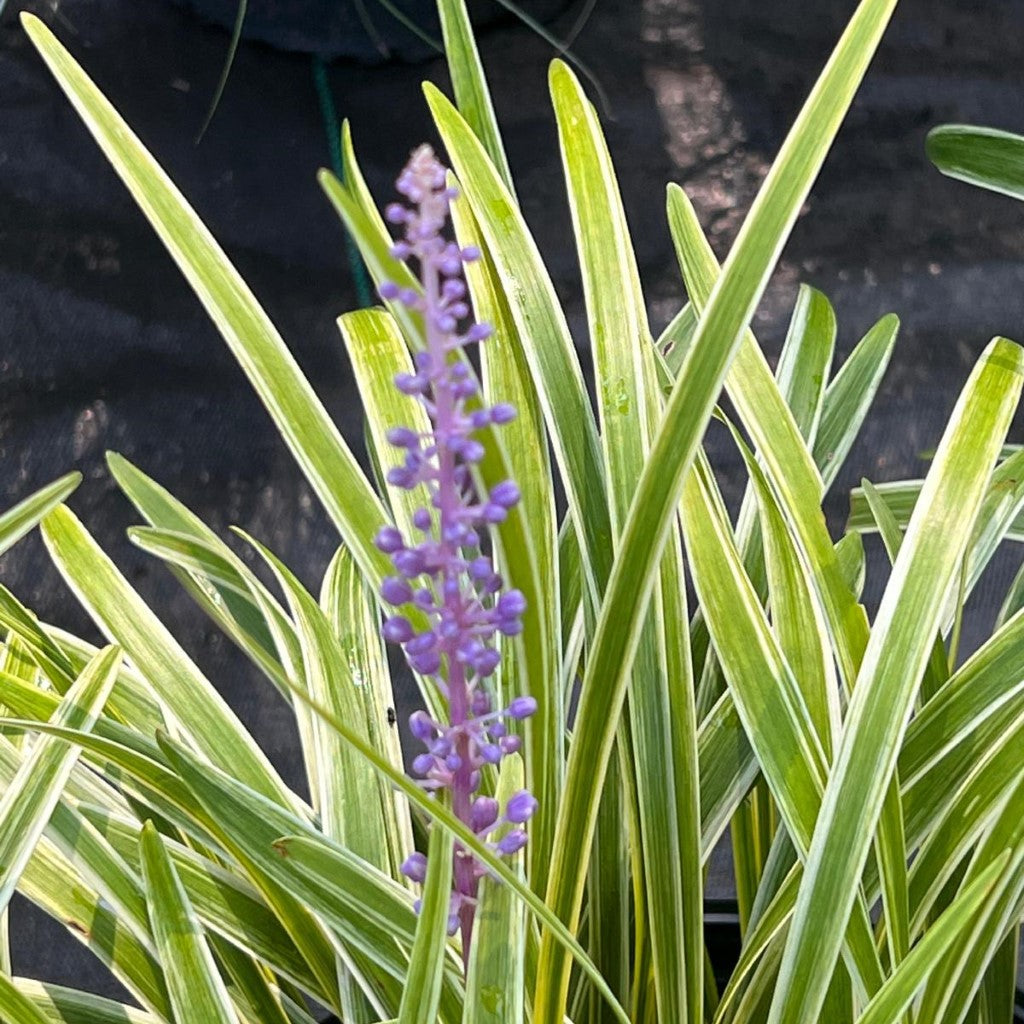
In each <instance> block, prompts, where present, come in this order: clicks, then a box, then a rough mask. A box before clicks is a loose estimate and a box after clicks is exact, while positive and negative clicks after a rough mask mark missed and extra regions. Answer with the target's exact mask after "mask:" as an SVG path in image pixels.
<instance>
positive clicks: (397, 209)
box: [384, 203, 409, 224]
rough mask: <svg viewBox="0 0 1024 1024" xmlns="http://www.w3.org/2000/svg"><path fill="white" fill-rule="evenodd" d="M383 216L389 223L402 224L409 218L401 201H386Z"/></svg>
mask: <svg viewBox="0 0 1024 1024" xmlns="http://www.w3.org/2000/svg"><path fill="white" fill-rule="evenodd" d="M384 217H385V219H386V220H387V221H388V223H389V224H404V223H405V222H406V221H407V220H408V219H409V211H408V210H407V209H406V208H405V207H404V206H403V205H402V204H401V203H388V205H387V206H386V207H385V209H384Z"/></svg>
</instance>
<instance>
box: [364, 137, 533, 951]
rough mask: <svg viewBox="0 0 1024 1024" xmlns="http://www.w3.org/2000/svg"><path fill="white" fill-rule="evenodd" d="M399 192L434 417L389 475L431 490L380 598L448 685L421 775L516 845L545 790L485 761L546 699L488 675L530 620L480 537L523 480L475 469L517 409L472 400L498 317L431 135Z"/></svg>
mask: <svg viewBox="0 0 1024 1024" xmlns="http://www.w3.org/2000/svg"><path fill="white" fill-rule="evenodd" d="M398 191H399V192H400V193H401V194H402V195H403V196H404V197H405V199H406V200H407V203H408V204H407V205H403V204H400V203H395V204H393V205H391V206H389V207H388V209H387V218H388V220H389V221H390V222H391V223H392V224H396V225H402V226H403V227H404V232H405V237H404V239H403V240H402V241H399V242H396V243H395V245H394V246H393V247H392V249H391V253H392V255H393V256H394V257H395V258H396V259H402V260H404V259H407V258H409V257H413V258H414V259H416V261H417V262H418V265H419V274H420V280H421V283H422V285H423V290H422V293H420V292H419V291H416V290H414V289H402V288H399V287H398V286H397V285H395V284H392V283H385V284H384V285H382V286H381V288H380V294H381V297H382V298H385V299H387V300H396V301H399V302H402V303H403V304H404V305H406V306H407V307H408V308H410V309H412V310H415V311H416V312H418V313H419V314H420V315H421V316H422V317H423V321H424V325H425V340H426V345H425V347H424V349H423V350H422V351H420V352H418V353H417V355H416V358H415V364H414V365H415V372H414V373H400V374H398V376H397V377H396V378H395V385H396V387H397V388H398V389H399V390H400V391H401V392H402V393H403V394H406V395H410V396H413V397H415V398H417V399H418V400H419V401H420V402H421V404H422V405H423V407H424V409H425V410H426V412H427V416H428V418H429V420H430V430H428V431H426V432H420V431H416V430H413V429H411V428H409V427H395V428H394V429H392V430H391V431H390V432H389V434H388V440H389V441H390V443H391V444H392V445H394V446H395V447H396V448H398V449H399V450H401V451H402V452H404V456H403V460H402V463H401V464H400V465H397V466H394V467H392V468H391V469H390V470H389V472H388V474H387V479H388V483H390V484H391V485H392V486H393V487H399V488H403V489H405V490H410V491H411V490H414V489H416V488H419V487H421V486H423V487H425V490H426V493H427V495H428V496H429V501H428V504H426V505H424V506H423V507H421V508H418V509H417V510H416V511H415V513H414V515H413V517H412V523H413V527H414V529H415V530H416V531H417V532H418V533H419V535H420V536H419V537H418V538H416V539H413V538H406V537H403V535H402V533H401V532H400V531H399V530H398V529H397V528H395V527H394V526H385V527H383V528H382V529H381V530H380V531H379V533H378V534H377V536H376V538H375V543H376V545H377V547H378V548H379V549H380V550H381V551H383V552H384V553H385V554H387V555H388V556H389V557H390V559H391V564H392V565H393V566H394V569H395V575H393V576H389V577H388V578H386V579H385V580H384V582H383V584H382V586H381V597H382V598H383V600H384V601H385V602H386V603H387V604H389V605H391V606H392V607H393V608H395V609H396V611H395V613H394V614H392V615H390V616H388V618H387V619H386V620H385V622H384V627H383V633H384V636H385V638H386V639H387V640H389V641H391V642H392V643H396V644H400V645H401V646H402V648H403V650H404V652H405V656H406V659H407V660H408V662H409V665H410V666H411V667H412V668H413V670H414V671H416V672H417V673H419V674H420V675H423V676H428V677H431V678H432V679H433V681H434V683H435V684H436V685H437V687H438V689H439V691H440V692H441V694H442V695H443V696H444V698H445V704H446V707H447V717H448V721H447V722H440V721H435V720H434V719H433V718H431V717H430V716H429V715H428V714H427V713H426V712H425V711H417V712H416V713H415V714H413V715H412V717H411V719H410V722H409V725H410V729H411V731H412V734H413V736H414V737H416V739H418V740H420V741H421V742H422V743H423V744H424V745H425V747H426V751H425V752H424V753H422V754H420V755H419V756H418V757H416V759H415V760H414V761H413V770H414V771H415V772H416V773H417V775H419V776H421V779H422V782H421V784H422V785H423V786H424V787H426V788H428V789H434V790H438V789H447V790H448V791H449V793H450V795H451V802H452V809H453V811H454V812H455V814H456V815H457V816H458V817H459V818H460V819H461V820H462V821H463V822H464V823H465V824H466V825H468V826H469V827H470V828H471V829H472V830H473V831H474V832H475V833H476V834H477V835H478V836H480V837H481V838H482V839H487V837H489V836H490V835H491V834H492V833H494V832H495V831H496V830H498V829H503V834H502V836H501V838H500V839H497V840H496V841H495V842H494V844H493V849H494V850H495V851H496V852H498V853H502V854H513V853H515V852H516V851H518V850H520V849H522V847H523V845H524V844H525V843H526V832H525V830H524V829H523V827H522V826H523V825H524V824H525V822H526V821H527V820H528V819H529V818H530V817H531V816H532V815H533V813H534V811H535V810H536V808H537V801H536V799H535V798H534V797H533V795H532V794H531V793H529V792H528V791H526V790H522V791H520V792H518V793H516V794H515V795H513V796H512V797H511V798H510V799H509V800H507V801H506V804H505V807H504V809H502V808H501V807H500V806H499V804H498V801H497V800H495V799H494V798H493V797H490V796H486V795H483V794H481V793H480V788H481V779H482V769H483V768H484V767H485V766H486V765H496V764H497V763H498V762H499V761H500V760H501V758H502V757H504V756H505V755H506V754H510V753H514V752H515V751H517V750H518V749H519V745H520V740H519V737H518V736H516V735H514V734H512V733H510V732H509V726H508V723H509V722H510V721H521V720H522V719H525V718H528V717H529V716H530V715H532V714H533V713H534V711H535V710H536V702H535V701H534V700H533V698H532V697H517V698H515V699H514V700H513V701H512V702H511V703H510V704H509V705H508V706H507V707H504V708H494V707H493V706H492V697H491V692H490V689H489V687H488V679H489V677H491V676H493V674H494V673H495V671H496V670H497V668H498V666H499V663H500V659H501V656H500V653H499V651H498V648H497V646H496V645H495V642H496V640H497V638H498V636H499V635H500V636H505V637H512V636H516V635H517V634H518V633H520V632H521V630H522V621H521V616H522V614H523V612H524V611H525V610H526V601H525V599H524V597H523V595H522V593H520V591H518V590H504V589H503V587H504V584H503V581H502V579H501V577H500V576H499V575H498V573H497V572H495V569H494V564H493V562H492V561H491V559H490V558H489V557H488V556H487V555H485V554H481V553H480V546H481V541H482V538H483V536H484V535H485V534H486V531H487V530H488V529H489V528H491V527H493V526H496V525H497V524H499V523H501V522H503V521H504V520H505V519H506V518H507V517H508V514H509V511H510V510H511V509H513V508H514V507H515V506H516V505H517V504H518V502H519V488H518V487H517V486H516V484H515V482H514V481H512V480H506V481H503V482H501V483H498V484H496V485H495V486H493V487H491V488H490V491H489V492H488V493H486V494H483V495H481V494H480V493H479V492H478V490H477V487H476V485H475V483H474V480H473V476H472V468H473V466H474V465H475V464H476V463H479V462H480V461H481V460H482V459H483V457H484V455H485V450H484V446H483V444H482V443H481V442H480V440H479V439H478V438H477V437H476V436H474V435H475V434H476V432H478V431H480V430H482V429H484V428H486V427H490V426H501V425H502V424H505V423H509V422H510V421H511V420H513V419H514V418H515V415H516V411H515V408H514V407H513V406H511V405H508V404H505V403H497V404H495V405H492V406H490V407H484V406H482V405H481V404H480V403H479V402H476V401H475V400H476V396H477V384H476V380H475V378H474V375H473V372H472V370H471V368H470V366H469V364H468V363H467V362H466V361H465V358H464V356H463V349H464V347H465V346H466V345H468V344H471V343H475V342H480V341H484V340H485V339H486V338H488V337H489V336H490V334H491V328H490V327H489V326H488V325H486V324H480V323H470V322H469V316H470V310H469V306H468V305H467V302H466V285H465V282H464V280H463V266H464V264H466V263H468V262H472V261H473V260H475V259H478V258H479V255H480V254H479V252H477V251H476V250H475V249H472V248H465V249H460V248H459V247H458V246H457V245H456V244H455V243H453V242H451V241H448V240H446V239H445V237H444V229H445V226H446V224H447V221H448V214H449V204H450V202H451V200H452V199H453V198H455V195H456V193H455V191H454V190H453V189H451V188H449V187H448V186H447V181H446V172H445V168H444V166H443V165H442V164H441V163H440V162H439V161H438V160H437V158H436V157H435V155H434V153H433V151H432V150H431V149H430V147H429V146H421V147H420V148H419V149H417V150H416V151H415V152H414V153H413V155H412V157H411V159H410V161H409V164H408V165H407V166H406V168H405V170H404V171H403V172H402V175H401V176H400V177H399V179H398ZM467 324H468V326H466V325H467ZM470 405H472V406H473V407H472V408H469V407H468V406H470ZM409 609H416V610H417V613H418V614H411V613H410V612H409ZM424 620H425V621H426V623H427V625H426V628H421V629H419V630H418V631H417V629H416V627H414V625H413V621H418V622H421V623H422V622H423V621H424ZM402 870H403V872H404V873H405V875H406V876H407V877H408V878H410V879H412V880H413V881H416V882H420V883H422V881H423V879H424V878H425V872H426V858H425V857H424V855H423V854H422V853H413V854H412V855H411V856H410V857H409V858H408V859H407V860H406V862H405V864H404V865H403V869H402ZM484 872H485V869H484V868H483V867H482V865H480V864H479V862H477V861H476V860H475V859H474V858H473V857H472V856H471V854H470V852H469V851H467V850H465V849H463V848H462V847H461V846H460V845H459V844H456V848H455V867H454V878H453V887H452V899H451V905H450V919H449V926H450V930H451V932H452V933H454V932H455V931H457V930H459V929H460V928H461V930H462V935H463V947H464V951H465V952H466V953H467V955H468V949H469V937H470V935H471V932H472V923H473V915H474V909H475V901H476V893H477V886H478V882H479V879H480V877H481V876H482V875H483V874H484Z"/></svg>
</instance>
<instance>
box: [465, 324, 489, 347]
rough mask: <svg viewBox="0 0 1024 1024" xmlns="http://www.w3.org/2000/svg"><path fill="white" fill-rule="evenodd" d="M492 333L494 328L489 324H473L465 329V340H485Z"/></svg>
mask: <svg viewBox="0 0 1024 1024" xmlns="http://www.w3.org/2000/svg"><path fill="white" fill-rule="evenodd" d="M493 333H494V328H493V327H492V326H491V325H490V324H473V326H472V327H470V329H469V330H468V331H466V341H467V342H470V343H472V342H476V341H486V340H487V339H488V338H489V337H490V336H491V335H492V334H493Z"/></svg>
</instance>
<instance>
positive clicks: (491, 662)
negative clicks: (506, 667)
mask: <svg viewBox="0 0 1024 1024" xmlns="http://www.w3.org/2000/svg"><path fill="white" fill-rule="evenodd" d="M500 663H501V655H500V654H499V653H498V652H497V651H496V650H495V649H494V648H493V647H488V648H487V649H486V650H485V651H483V653H481V654H479V655H477V657H475V658H474V659H473V668H474V669H476V672H477V675H481V676H489V675H490V674H491V673H492V672H493V671H494V670H495V669H496V668H497V667H498V665H499V664H500Z"/></svg>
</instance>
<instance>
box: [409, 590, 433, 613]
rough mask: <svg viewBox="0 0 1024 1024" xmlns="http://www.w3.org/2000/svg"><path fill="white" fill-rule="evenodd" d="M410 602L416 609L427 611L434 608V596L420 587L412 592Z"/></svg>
mask: <svg viewBox="0 0 1024 1024" xmlns="http://www.w3.org/2000/svg"><path fill="white" fill-rule="evenodd" d="M412 602H413V604H414V605H416V607H417V608H422V609H424V611H428V610H429V609H431V608H433V607H434V595H433V593H432V592H431V591H430V590H429V589H428V588H427V587H420V588H419V589H418V590H416V591H414V592H413V595H412Z"/></svg>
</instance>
